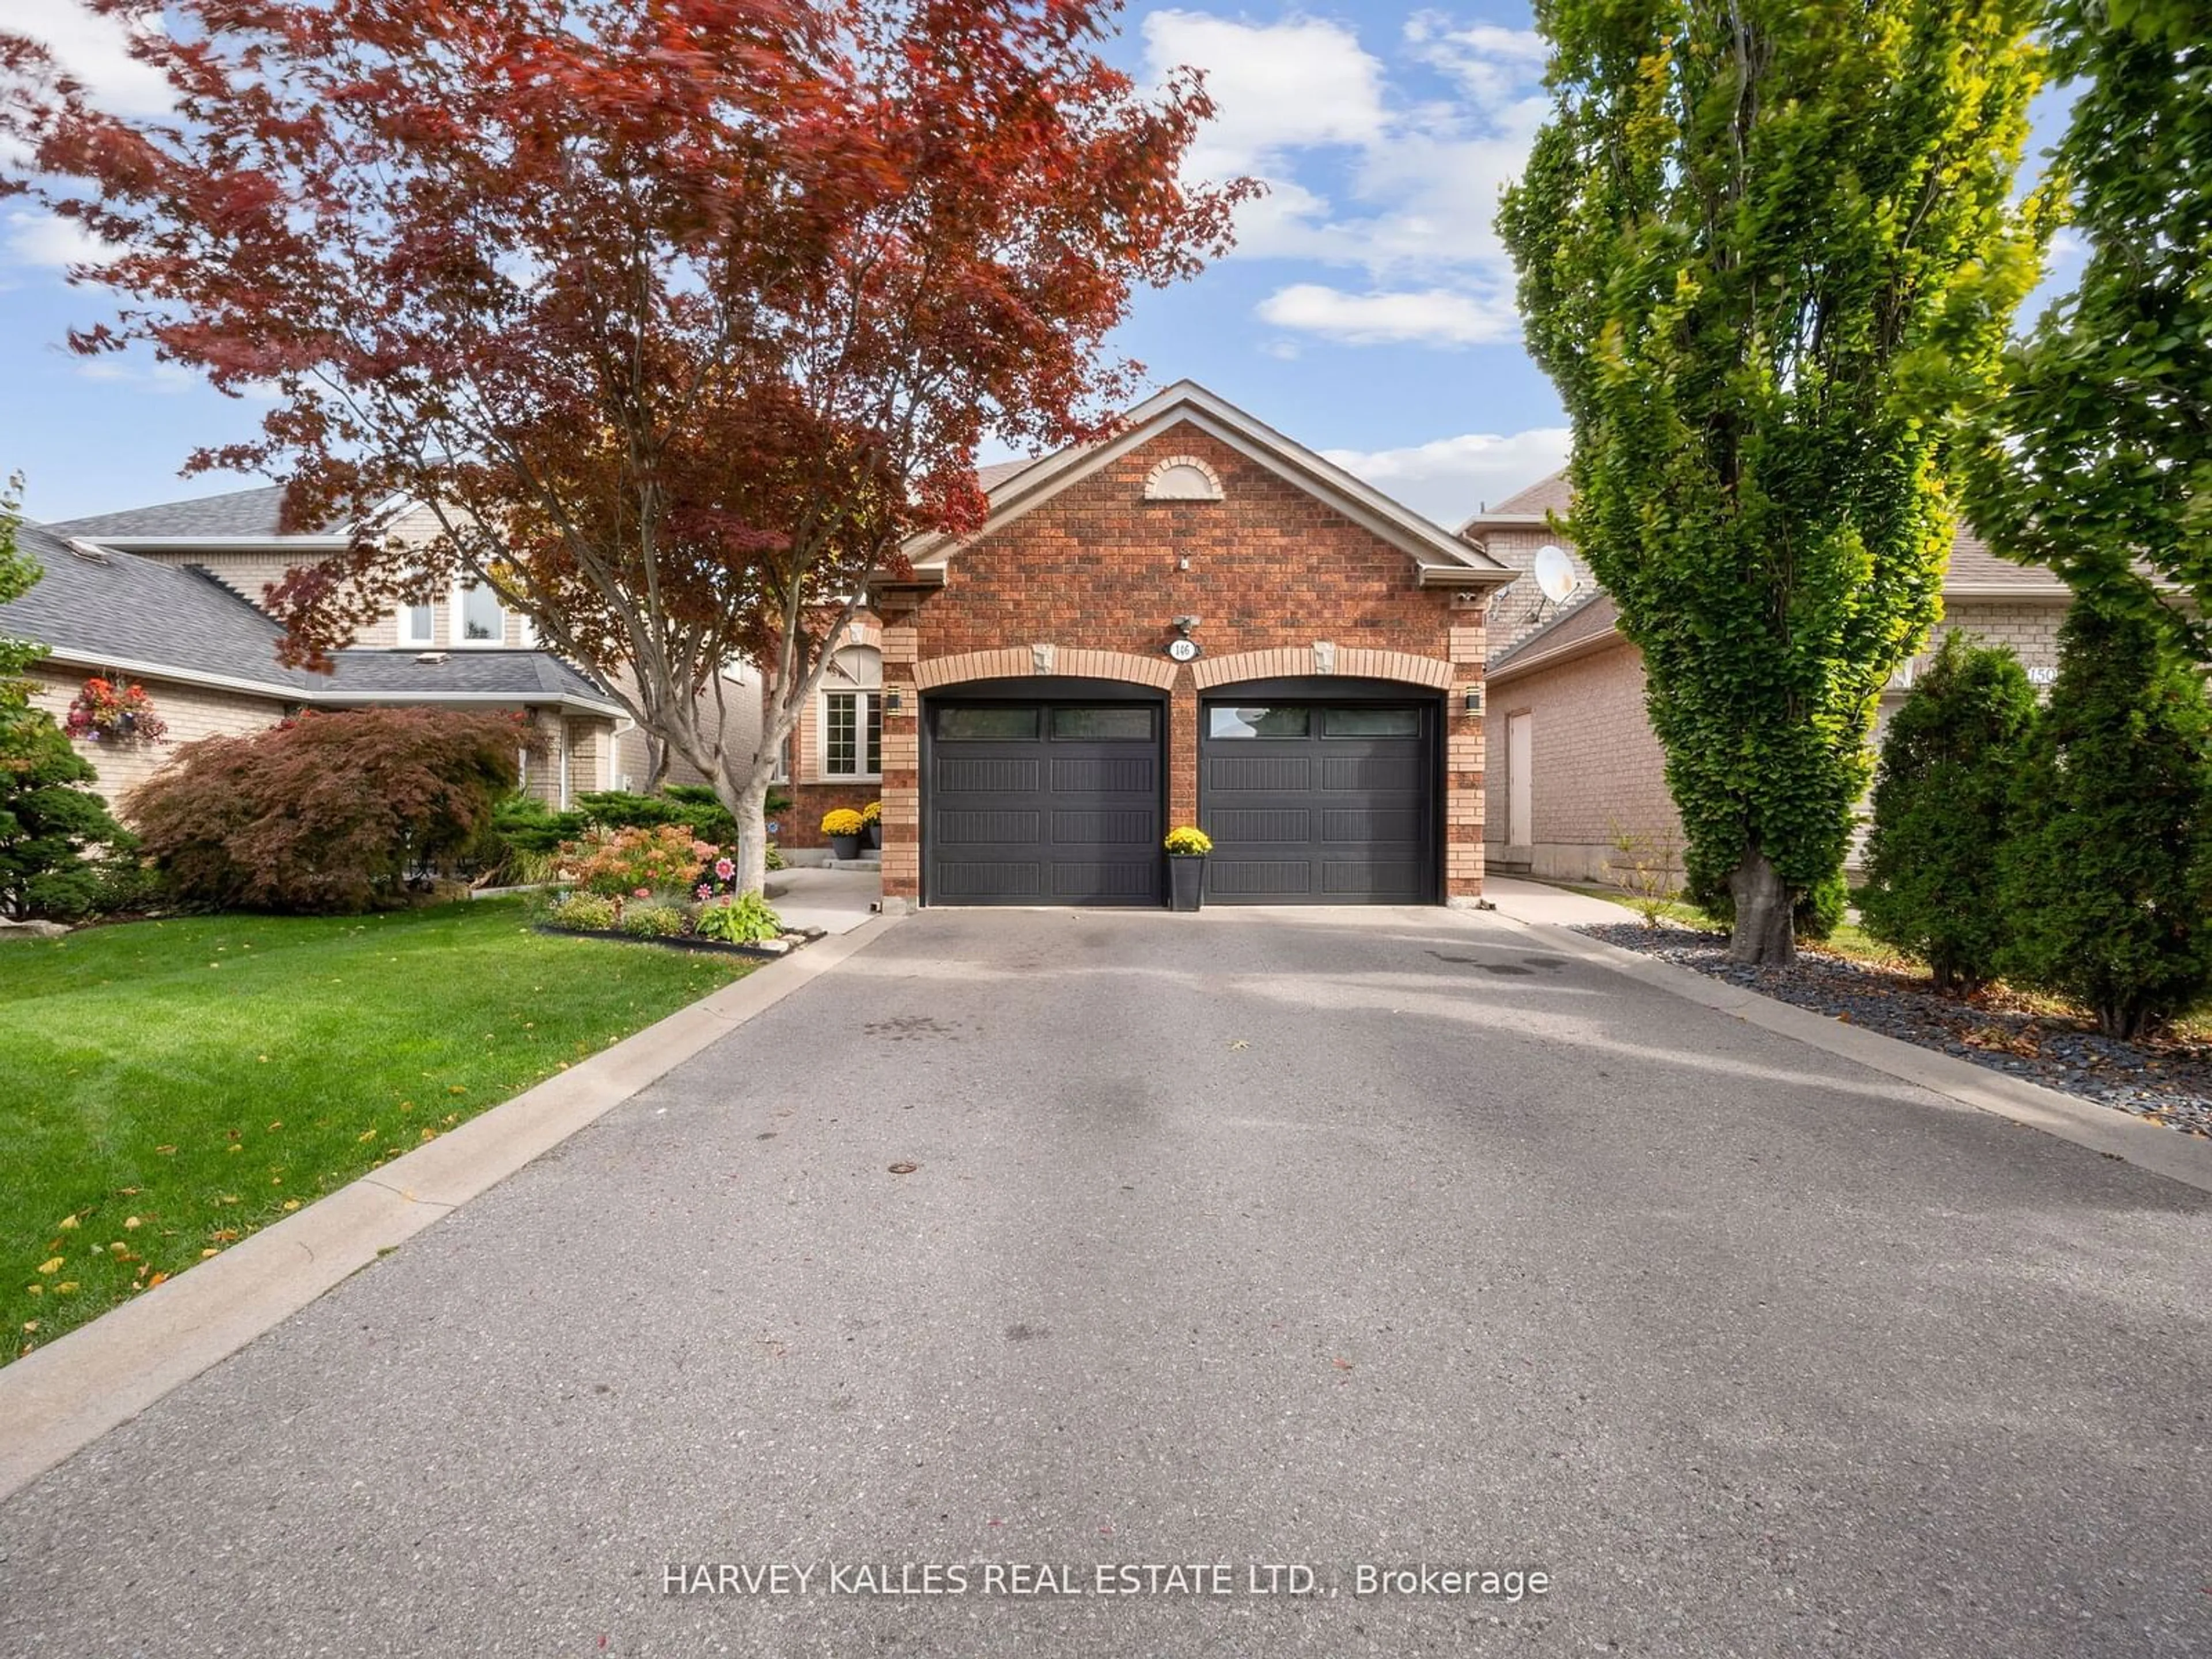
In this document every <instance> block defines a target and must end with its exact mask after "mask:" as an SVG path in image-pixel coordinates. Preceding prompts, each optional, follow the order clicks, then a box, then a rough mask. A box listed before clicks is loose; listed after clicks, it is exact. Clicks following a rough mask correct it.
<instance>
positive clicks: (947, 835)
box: [922, 702, 1166, 905]
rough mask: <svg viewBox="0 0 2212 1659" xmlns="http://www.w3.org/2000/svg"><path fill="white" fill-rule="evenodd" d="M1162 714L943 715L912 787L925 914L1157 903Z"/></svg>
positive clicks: (967, 710) (1132, 710)
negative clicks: (935, 908)
mask: <svg viewBox="0 0 2212 1659" xmlns="http://www.w3.org/2000/svg"><path fill="white" fill-rule="evenodd" d="M1160 716H1161V710H1160V709H1159V708H1158V707H1157V706H1156V705H1152V704H1149V703H1126V702H1125V703H1120V704H1109V705H1105V706H1097V705H1091V704H1083V703H1046V702H1038V703H1003V702H1001V703H987V704H976V705H974V706H963V705H960V704H942V705H938V706H934V707H933V708H931V710H930V738H931V741H930V750H929V756H928V775H927V778H926V779H925V780H924V781H923V784H922V800H923V803H924V809H925V810H924V822H923V825H922V836H923V845H924V849H925V856H926V857H927V860H928V866H929V867H928V870H927V874H926V876H925V878H924V888H923V891H924V896H925V897H926V898H927V900H928V902H931V903H934V904H1137V905H1142V904H1158V903H1159V902H1161V897H1162V895H1161V891H1160V884H1161V882H1162V880H1163V879H1164V867H1165V866H1164V855H1163V854H1162V853H1161V851H1160V837H1161V836H1163V835H1164V834H1165V833H1166V832H1165V830H1164V829H1163V828H1162V826H1161V823H1160V812H1161V806H1160V795H1161V783H1162V779H1163V775H1164V774H1163V771H1162V768H1161V763H1160Z"/></svg>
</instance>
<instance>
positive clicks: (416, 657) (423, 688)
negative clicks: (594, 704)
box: [316, 651, 608, 702]
mask: <svg viewBox="0 0 2212 1659" xmlns="http://www.w3.org/2000/svg"><path fill="white" fill-rule="evenodd" d="M331 654H332V659H333V660H334V661H335V662H336V663H337V669H336V671H334V672H333V673H331V675H330V676H329V677H327V678H324V677H322V676H317V677H316V678H318V679H320V680H321V681H322V685H323V688H324V690H323V695H324V696H325V697H327V698H329V699H330V700H331V701H333V702H344V701H345V700H346V698H347V697H349V696H393V695H404V696H435V695H438V694H441V693H442V694H444V695H446V696H456V695H466V696H486V697H526V698H544V697H564V696H565V697H592V698H596V699H598V700H599V701H602V702H605V701H607V700H608V699H607V694H606V693H605V691H604V690H601V689H600V688H599V686H598V685H597V684H594V683H593V682H592V681H591V680H590V679H588V678H586V677H585V676H583V675H582V674H580V673H578V672H577V671H575V670H574V669H573V668H571V667H569V666H568V664H567V663H564V662H562V660H561V659H559V658H558V657H556V656H555V655H553V654H552V653H550V652H549V651H447V652H428V653H425V652H419V651H338V652H334V653H331ZM440 657H442V658H443V659H444V660H443V661H438V660H435V659H437V658H440Z"/></svg>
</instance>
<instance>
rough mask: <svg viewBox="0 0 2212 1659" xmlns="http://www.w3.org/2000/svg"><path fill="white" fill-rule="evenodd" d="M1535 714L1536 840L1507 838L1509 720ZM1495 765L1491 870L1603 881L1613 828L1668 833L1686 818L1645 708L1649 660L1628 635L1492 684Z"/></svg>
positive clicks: (1532, 797)
mask: <svg viewBox="0 0 2212 1659" xmlns="http://www.w3.org/2000/svg"><path fill="white" fill-rule="evenodd" d="M1515 714H1527V715H1528V718H1529V747H1530V751H1531V755H1530V761H1531V763H1530V766H1529V807H1530V813H1529V818H1530V823H1529V829H1530V833H1531V837H1532V839H1531V842H1530V844H1529V845H1528V846H1526V847H1513V846H1508V845H1507V844H1506V842H1505V840H1504V836H1505V833H1506V827H1507V817H1506V794H1507V791H1508V789H1509V787H1510V780H1509V778H1508V776H1507V770H1508V765H1509V757H1508V756H1507V753H1506V744H1507V737H1506V733H1507V731H1508V725H1507V722H1508V720H1510V717H1511V716H1513V715H1515ZM1490 720H1491V730H1492V732H1493V733H1494V734H1495V738H1494V746H1495V748H1496V749H1497V750H1498V757H1497V764H1496V765H1494V766H1493V767H1492V769H1491V770H1490V781H1489V797H1490V802H1489V819H1488V833H1489V837H1490V842H1489V857H1490V860H1491V863H1492V867H1493V868H1497V869H1501V870H1510V871H1528V872H1531V873H1533V874H1535V875H1540V876H1559V877H1565V878H1571V879H1575V880H1601V879H1603V876H1604V867H1605V864H1606V860H1607V859H1608V858H1611V857H1613V856H1616V855H1615V854H1614V853H1613V838H1614V836H1616V835H1617V834H1619V833H1620V832H1622V831H1628V832H1632V833H1637V834H1651V835H1663V836H1674V838H1676V839H1677V840H1678V841H1679V840H1680V835H1681V821H1680V818H1679V817H1677V816H1676V815H1675V811H1674V799H1673V798H1672V797H1671V796H1669V795H1668V793H1667V777H1666V757H1665V754H1664V753H1663V751H1662V750H1661V749H1660V747H1659V739H1658V738H1656V737H1654V736H1653V735H1652V733H1651V724H1650V720H1648V719H1646V718H1645V716H1644V659H1643V657H1642V656H1641V655H1640V654H1639V653H1638V651H1637V649H1636V647H1634V646H1632V645H1630V644H1628V643H1627V642H1626V641H1620V642H1619V643H1617V644H1615V645H1613V646H1611V647H1608V648H1607V649H1605V650H1601V651H1599V652H1597V653H1594V654H1592V655H1590V656H1587V657H1581V658H1577V659H1574V660H1572V661H1571V662H1565V663H1561V664H1559V665H1558V666H1556V667H1553V668H1547V669H1540V670H1538V671H1536V672H1534V673H1533V674H1530V675H1528V677H1527V678H1516V679H1508V680H1504V681H1502V682H1500V683H1498V684H1495V685H1493V686H1492V688H1491V699H1490Z"/></svg>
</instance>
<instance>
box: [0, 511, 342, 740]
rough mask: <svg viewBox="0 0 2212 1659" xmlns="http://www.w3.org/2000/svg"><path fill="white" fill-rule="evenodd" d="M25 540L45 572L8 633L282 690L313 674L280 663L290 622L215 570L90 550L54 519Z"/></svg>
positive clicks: (9, 615) (303, 685)
mask: <svg viewBox="0 0 2212 1659" xmlns="http://www.w3.org/2000/svg"><path fill="white" fill-rule="evenodd" d="M16 545H17V546H18V547H19V548H20V549H21V550H22V551H24V552H26V553H28V554H29V555H30V556H32V557H33V558H34V559H36V560H37V561H38V562H40V564H42V565H44V566H45V567H46V575H45V576H44V577H43V578H41V579H40V580H39V581H37V582H34V583H33V584H32V586H31V590H30V592H27V593H25V594H24V595H22V597H21V598H20V599H15V600H13V601H11V602H10V603H9V604H6V605H0V632H6V633H8V634H11V635H15V636H17V637H19V638H23V639H33V640H37V641H40V643H42V644H44V645H46V647H49V648H50V649H53V650H58V651H64V652H68V653H70V654H72V655H76V656H90V657H106V658H112V659H115V660H117V661H119V662H134V663H145V664H149V665H153V664H160V665H164V666H167V667H173V668H176V669H179V670H181V671H184V672H185V673H187V674H191V673H199V674H216V675H221V676H222V677H223V678H226V679H233V680H248V681H251V682H252V683H253V684H256V685H260V686H266V687H268V688H269V690H270V692H271V693H272V694H274V695H276V696H286V697H298V696H303V695H305V694H306V692H307V689H308V687H307V677H306V676H305V675H303V674H301V673H300V672H299V671H296V670H294V669H289V668H282V667H279V666H278V665H277V663H276V641H277V638H278V635H280V634H281V633H282V632H283V630H282V629H279V628H278V627H277V626H276V623H275V621H274V620H273V619H271V618H270V617H266V616H264V615H263V614H262V613H261V612H260V611H257V610H255V609H254V608H253V607H252V605H248V604H247V603H246V601H245V600H244V599H240V598H239V597H238V595H237V594H235V593H234V592H231V591H230V589H228V588H227V587H225V586H222V583H220V582H218V581H216V580H214V579H213V578H211V577H209V576H205V575H203V574H201V573H200V572H198V571H197V570H193V569H190V568H186V567H185V566H182V565H171V564H159V563H156V562H154V561H153V560H150V559H141V558H137V557H134V556H131V554H128V553H108V554H104V555H102V556H100V557H99V558H97V559H93V558H87V557H86V556H83V555H82V554H80V553H76V552H73V551H72V550H70V547H69V545H68V544H67V543H66V542H64V540H63V539H62V538H60V537H59V536H58V535H56V534H54V533H53V531H52V526H39V525H29V524H27V525H23V526H21V527H20V528H19V529H18V531H17V532H16Z"/></svg>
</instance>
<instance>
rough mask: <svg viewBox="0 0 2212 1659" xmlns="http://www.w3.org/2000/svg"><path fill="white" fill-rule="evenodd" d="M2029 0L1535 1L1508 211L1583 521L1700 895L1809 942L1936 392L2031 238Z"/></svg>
mask: <svg viewBox="0 0 2212 1659" xmlns="http://www.w3.org/2000/svg"><path fill="white" fill-rule="evenodd" d="M2034 15H2035V7H2034V5H2033V3H2031V0H1855V3H1848V4H1847V3H1840V0H1735V3H1718V0H1625V3H1624V0H1539V3H1538V4H1537V8H1536V16H1537V22H1538V25H1539V27H1541V29H1542V30H1543V31H1544V33H1546V34H1547V36H1548V37H1549V38H1550V40H1551V41H1552V42H1553V48H1554V51H1553V60H1552V67H1551V71H1550V76H1549V81H1550V85H1551V87H1552V88H1553V94H1554V99H1555V106H1554V109H1553V116H1552V118H1551V120H1550V121H1549V122H1548V123H1547V125H1546V126H1545V128H1544V130H1543V131H1542V132H1541V134H1540V136H1539V137H1538V138H1537V141H1536V144H1535V148H1534V153H1533V154H1532V155H1531V156H1530V159H1529V163H1528V172H1527V174H1526V176H1525V177H1524V178H1523V179H1522V181H1521V182H1520V183H1519V184H1518V185H1516V186H1515V187H1514V188H1513V189H1512V190H1510V191H1508V192H1507V195H1506V197H1505V203H1504V210H1503V212H1502V213H1501V216H1500V218H1499V228H1500V230H1501V232H1502V234H1504V239H1505V241H1506V243H1507V246H1509V247H1510V250H1511V251H1512V253H1513V257H1514V259H1515V262H1516V265H1517V266H1518V268H1519V271H1520V294H1521V307H1522V314H1523V317H1524V319H1525V324H1526V329H1527V336H1528V343H1529V347H1530V349H1531V350H1532V351H1533V352H1534V355H1535V356H1536V359H1537V361H1538V362H1540V363H1541V364H1542V365H1543V367H1544V368H1545V369H1546V370H1547V372H1548V373H1549V374H1550V375H1551V377H1552V379H1553V381H1554V383H1555V384H1556V385H1557V386H1559V392H1560V396H1561V398H1562V399H1563V400H1564V401H1565V404H1566V408H1567V412H1568V415H1569V417H1570V418H1571V421H1572V423H1573V427H1574V459H1573V462H1572V465H1571V468H1570V477H1571V480H1572V483H1573V486H1574V492H1575V499H1574V507H1573V510H1572V513H1571V517H1570V519H1569V520H1568V524H1567V529H1568V532H1569V533H1570V534H1571V535H1572V536H1573V537H1574V538H1575V540H1576V542H1577V544H1578V545H1579V546H1580V547H1581V548H1582V550H1583V553H1584V554H1585V555H1586V556H1588V558H1589V562H1590V564H1591V566H1592V568H1594V569H1595V571H1596V573H1597V574H1598V577H1599V579H1600V580H1601V581H1603V582H1604V584H1605V585H1606V586H1607V588H1608V589H1609V590H1610V591H1611V592H1612V593H1613V596H1614V598H1615V599H1616V600H1617V601H1618V602H1619V604H1620V613H1621V627H1622V631H1623V632H1624V633H1626V635H1627V636H1628V637H1629V639H1631V640H1632V641H1634V642H1635V644H1636V645H1637V646H1638V647H1639V648H1640V649H1641V650H1642V652H1643V653H1644V668H1645V672H1646V675H1647V683H1648V690H1647V697H1648V703H1649V708H1650V715H1651V722H1652V726H1653V728H1654V730H1655V731H1656V732H1657V734H1658V737H1659V739H1660V742H1661V744H1662V745H1663V746H1664V748H1665V750H1666V753H1667V772H1668V787H1670V789H1671V790H1672V792H1673V793H1674V802H1675V805H1676V806H1677V808H1678V809H1679V810H1680V813H1681V817H1682V825H1683V829H1684V833H1685V836H1686V841H1687V847H1686V857H1685V864H1686V870H1687V874H1688V878H1689V890H1690V894H1691V896H1692V897H1693V898H1696V897H1699V896H1703V897H1705V898H1712V897H1715V896H1718V895H1720V894H1722V893H1725V894H1727V895H1728V896H1729V900H1730V901H1731V902H1732V908H1733V910H1734V914H1735V936H1734V939H1733V940H1732V942H1731V945H1730V951H1731V954H1732V955H1733V956H1734V957H1735V958H1736V959H1738V960H1740V961H1745V962H1754V963H1757V962H1785V961H1788V960H1790V959H1791V958H1792V957H1794V955H1795V954H1796V937H1795V933H1794V931H1793V928H1792V925H1791V908H1792V905H1793V903H1794V902H1795V901H1796V899H1797V898H1798V897H1799V896H1802V895H1804V894H1806V893H1808V892H1811V891H1814V890H1817V889H1818V888H1820V886H1821V885H1823V884H1832V882H1833V880H1834V879H1835V878H1836V876H1837V874H1838V872H1839V871H1840V869H1841V867H1842V864H1843V857H1844V848H1845V845H1846V842H1847V839H1848V836H1849V832H1850V822H1851V814H1852V809H1853V807H1854V805H1855V804H1856V803H1857V800H1858V799H1859V797H1860V795H1861V794H1862V793H1863V791H1864V789H1865V787H1866V782H1867V779H1868V775H1869V770H1870V767H1871V761H1870V759H1869V755H1868V753H1867V735H1868V732H1869V726H1870V724H1871V721H1872V719H1873V714H1874V708H1875V699H1876V697H1877V696H1879V694H1880V692H1881V686H1882V684H1883V683H1884V682H1885V681H1886V680H1887V678H1889V675H1890V673H1891V672H1892V671H1893V669H1894V668H1895V667H1896V665H1897V664H1898V663H1899V660H1901V659H1903V658H1904V657H1905V655H1906V654H1908V653H1910V652H1911V650H1912V649H1914V648H1915V647H1917V644H1918V643H1919V641H1921V640H1922V639H1923V638H1924V637H1925V635H1926V631H1927V629H1928V627H1929V623H1931V622H1933V621H1934V619H1935V617H1936V612H1937V596H1938V593H1939V592H1940V585H1941V581H1942V571H1943V567H1944V562H1945V558H1946V556H1947V552H1948V547H1949V543H1950V535H1951V513H1950V509H1949V507H1948V502H1947V501H1946V499H1945V489H1944V485H1943V483H1942V470H1941V466H1940V464H1939V462H1940V456H1939V449H1940V447H1941V445H1942V438H1943V431H1944V423H1945V422H1946V420H1947V419H1948V416H1949V415H1950V413H1951V411H1952V410H1954V408H1955V407H1956V406H1957V405H1958V404H1960V401H1961V400H1962V399H1963V398H1964V397H1965V395H1966V392H1968V391H1969V390H1970V389H1972V388H1974V387H1975V386H1978V385H1979V384H1980V383H1982V382H1984V381H1985V380H1987V379H1988V377H1989V376H1990V374H1991V372H1992V371H1993V369H1994V368H1995V364H1996V359H1997V355H1998V352H1999V350H2000V349H2001V346H2002V340H2003V337H2004V331H2005V327H2006V324H2007V320H2008V319H2009V318H2010V316H2011V314H2012V313H2013V310H2014V308H2015V307H2016V306H2017V305H2018V303H2019V301H2020V300H2021V297H2022V295H2024V294H2025V293H2026V292H2027V289H2028V288H2029V287H2030V286H2031V285H2032V284H2033V280H2034V277H2035V274H2036V270H2037V269H2038V266H2039V254H2040V243H2041V235H2042V229H2041V224H2040V221H2041V218H2042V214H2041V211H2040V203H2039V201H2031V202H2030V203H2029V204H2026V206H2025V207H2023V208H2021V209H2019V210H2015V208H2014V207H2013V206H2011V205H2009V204H2008V197H2009V195H2010V192H2011V189H2012V181H2013V175H2014V173H2015V168H2016V167H2017V166H2018V162H2019V157H2020V152H2021V144H2022V143H2023V141H2024V139H2025V137H2026V133H2027V120H2026V111H2027V101H2028V99H2029V97H2030V96H2031V94H2033V92H2034V90H2035V88H2036V87H2037V85H2038V83H2039V78H2040V70H2041V57H2040V54H2039V50H2038V49H2037V48H2036V47H2035V46H2033V44H2032V42H2031V40H2030V38H2029V26H2030V24H2031V22H2032V21H2033V17H2034Z"/></svg>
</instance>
